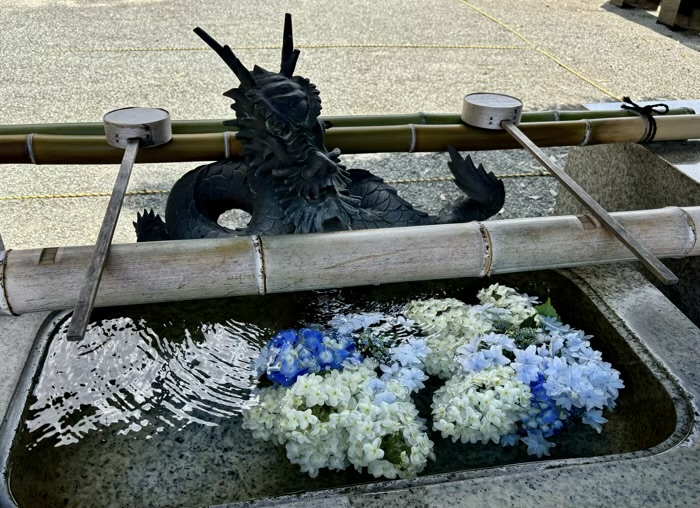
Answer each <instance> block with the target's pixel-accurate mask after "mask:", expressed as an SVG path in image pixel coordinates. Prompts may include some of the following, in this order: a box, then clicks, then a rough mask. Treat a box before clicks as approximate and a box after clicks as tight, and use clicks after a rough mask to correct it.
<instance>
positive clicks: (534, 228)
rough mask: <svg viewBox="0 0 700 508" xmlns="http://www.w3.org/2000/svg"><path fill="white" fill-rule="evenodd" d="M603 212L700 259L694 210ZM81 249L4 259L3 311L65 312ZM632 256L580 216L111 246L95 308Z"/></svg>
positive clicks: (14, 253) (699, 220)
mask: <svg viewBox="0 0 700 508" xmlns="http://www.w3.org/2000/svg"><path fill="white" fill-rule="evenodd" d="M612 215H613V216H614V217H615V219H616V220H618V221H619V222H620V223H621V224H622V225H623V226H624V227H625V228H627V229H628V230H629V231H630V232H632V233H633V234H634V235H635V236H636V237H637V238H639V240H640V241H642V242H644V243H645V244H647V245H650V246H652V248H651V250H652V252H653V253H654V255H656V256H658V257H664V258H666V257H673V258H682V257H687V256H698V255H700V242H697V241H696V233H695V232H696V231H699V230H700V228H698V226H700V207H688V208H676V207H669V208H662V209H658V210H639V211H632V212H617V213H613V214H612ZM91 251H92V248H91V247H59V248H47V249H30V250H10V251H4V255H5V261H4V280H2V279H0V287H4V300H5V301H6V302H7V306H9V309H11V310H12V311H13V312H14V313H15V314H23V313H27V312H42V311H50V310H60V309H69V308H72V307H73V306H74V305H75V301H76V298H77V295H78V291H79V289H80V283H81V281H82V275H83V273H84V271H85V268H86V266H87V264H88V261H89V258H90V254H91ZM634 259H635V258H634V255H633V254H632V253H631V252H630V251H629V250H628V249H627V248H626V247H625V246H624V245H622V244H621V243H620V242H618V241H617V240H616V239H615V238H614V237H613V236H612V235H611V233H609V232H608V231H607V230H606V229H604V228H602V227H600V225H599V224H597V223H596V221H595V220H594V219H592V218H590V217H589V216H579V217H576V216H563V217H546V218H529V219H511V220H502V221H488V222H483V223H473V222H472V223H467V224H448V225H440V226H419V227H409V228H391V229H375V230H364V231H346V232H339V233H323V234H309V235H283V236H266V237H237V238H228V239H212V240H180V241H169V242H153V243H137V244H122V245H114V246H112V249H111V253H110V257H109V259H108V260H107V264H106V265H105V271H104V275H103V277H102V283H101V286H100V292H99V293H98V295H97V300H96V306H98V307H104V306H114V305H131V304H143V303H153V302H167V301H178V300H190V299H199V298H220V297H227V296H239V295H255V294H266V293H282V292H290V291H302V290H310V289H326V288H337V287H347V286H360V285H367V284H384V283H391V282H406V281H417V280H432V279H444V278H453V277H481V276H484V275H487V274H492V273H493V274H499V273H509V272H521V271H531V270H544V269H551V268H564V267H574V266H582V265H590V264H599V263H611V262H617V261H631V260H634ZM2 297H3V295H2V294H0V299H2ZM7 306H6V308H7Z"/></svg>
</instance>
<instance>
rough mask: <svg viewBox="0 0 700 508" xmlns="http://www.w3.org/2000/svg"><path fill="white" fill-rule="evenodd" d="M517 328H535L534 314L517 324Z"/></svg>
mask: <svg viewBox="0 0 700 508" xmlns="http://www.w3.org/2000/svg"><path fill="white" fill-rule="evenodd" d="M518 328H537V320H536V319H535V316H534V314H533V315H532V316H530V317H529V318H527V319H526V320H525V321H523V322H522V323H520V324H519V325H518Z"/></svg>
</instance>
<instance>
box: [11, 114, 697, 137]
mask: <svg viewBox="0 0 700 508" xmlns="http://www.w3.org/2000/svg"><path fill="white" fill-rule="evenodd" d="M694 113H695V111H694V110H693V109H691V108H673V109H671V110H669V112H668V113H667V115H692V114H694ZM630 116H636V114H635V113H633V112H631V111H629V110H626V109H611V110H602V111H587V110H581V111H529V112H525V113H523V115H522V118H521V122H525V123H527V122H555V121H560V120H561V121H569V120H583V119H595V118H623V117H630ZM321 120H323V121H324V122H325V123H326V125H327V127H328V128H334V127H369V126H375V127H377V126H382V125H407V124H411V123H413V124H427V125H454V124H460V123H462V120H461V118H460V115H459V114H453V113H404V114H396V115H353V116H322V117H321ZM224 121H225V120H223V119H215V120H174V121H173V122H172V126H173V134H208V133H213V132H224V131H235V130H236V129H235V128H234V127H229V126H226V125H224ZM16 134H25V135H26V134H55V135H61V136H102V135H104V127H103V124H102V122H83V123H48V124H16V125H0V136H7V135H16Z"/></svg>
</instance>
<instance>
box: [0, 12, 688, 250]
mask: <svg viewBox="0 0 700 508" xmlns="http://www.w3.org/2000/svg"><path fill="white" fill-rule="evenodd" d="M285 12H291V13H292V14H293V16H294V30H295V41H296V44H297V47H299V48H300V49H301V50H302V54H301V58H300V60H299V64H298V66H297V72H298V74H301V75H303V76H306V77H308V78H310V79H311V80H312V81H313V82H314V83H315V84H316V85H317V86H318V88H319V90H320V91H321V97H322V99H323V104H324V113H325V114H333V115H337V114H378V113H407V112H415V111H426V112H458V111H459V109H460V101H461V98H462V97H463V95H465V94H466V93H470V92H476V91H493V92H501V93H507V94H510V95H514V96H517V97H520V98H521V99H523V101H524V103H525V108H526V110H534V109H545V108H562V109H571V108H578V107H580V105H581V104H583V103H590V102H605V101H612V100H619V98H620V97H621V96H623V95H629V96H631V97H633V98H635V99H644V98H649V99H662V98H665V99H682V98H697V97H699V96H700V73H698V72H697V69H699V68H700V52H698V50H699V49H700V38H699V37H698V35H697V34H692V33H682V32H671V31H670V30H668V29H666V28H665V27H662V26H660V25H656V24H655V23H654V17H653V14H652V13H648V12H645V11H633V10H620V9H617V8H615V7H612V6H609V5H608V3H607V2H602V1H601V0H550V1H549V2H545V1H542V0H520V1H518V2H513V1H511V0H469V1H463V0H433V1H431V2H429V3H426V2H422V1H420V0H401V1H398V0H384V1H382V2H379V3H376V2H368V1H362V0H346V1H344V2H321V1H318V0H316V1H314V0H302V1H296V2H288V1H281V0H272V1H266V2H259V1H252V0H239V1H237V2H230V1H226V0H212V1H207V2H191V1H188V0H167V1H165V0H99V1H94V0H2V2H1V3H0V20H2V24H3V27H4V28H3V30H2V31H1V32H0V48H2V49H0V55H1V57H2V62H3V72H2V73H0V124H13V123H46V122H77V121H100V119H101V118H102V115H103V114H104V113H105V112H107V111H110V110H112V109H116V108H120V107H125V106H132V105H136V106H143V107H164V108H166V109H168V110H169V111H170V112H171V115H172V117H173V119H194V118H224V117H229V116H230V113H231V112H230V110H229V109H228V106H229V102H230V101H229V99H226V98H224V97H222V95H221V93H222V92H224V91H225V90H227V89H228V88H231V87H233V86H235V85H236V84H237V82H236V80H235V78H234V77H233V76H232V75H231V73H230V71H229V70H228V69H227V68H226V66H225V65H223V63H222V62H221V61H220V60H219V59H218V57H217V56H216V55H215V54H214V53H213V52H212V51H211V50H209V49H208V48H207V47H206V46H205V45H204V44H203V43H202V42H201V41H200V40H199V39H198V38H197V37H196V36H195V35H194V34H193V33H192V28H193V27H195V26H201V27H202V28H204V29H205V30H207V31H208V32H210V33H211V34H212V35H213V36H214V37H216V38H217V39H218V40H220V41H223V42H225V43H228V44H229V45H231V47H232V48H233V49H234V50H235V51H236V53H237V54H238V56H239V57H240V58H241V59H242V61H243V62H244V63H245V64H246V65H248V66H249V67H252V65H253V64H254V63H256V64H259V65H261V66H263V67H267V68H275V67H276V66H277V65H278V61H279V51H280V49H279V48H280V43H281V34H282V24H283V17H284V13H285ZM550 153H552V154H553V155H555V156H556V157H557V158H558V159H559V160H560V161H562V162H563V161H564V160H565V158H566V149H565V148H560V149H552V150H550ZM476 159H477V161H479V162H483V163H484V164H485V166H486V167H487V168H488V169H490V170H493V171H494V172H496V173H497V174H499V175H513V174H522V173H531V174H532V173H540V169H539V167H538V166H537V165H536V163H535V162H534V161H532V160H531V159H529V158H528V157H527V156H525V154H523V153H522V152H520V151H507V152H500V153H496V152H493V153H486V152H481V153H479V154H477V156H476ZM344 161H345V162H346V164H348V165H349V166H355V167H364V168H367V169H370V170H372V171H374V172H376V173H377V174H378V175H380V176H382V177H384V178H385V179H387V180H390V181H392V180H406V179H409V180H413V182H411V183H400V184H397V188H398V189H399V192H400V193H401V194H402V195H404V196H406V197H407V198H408V199H410V200H412V201H414V202H417V203H419V204H420V205H421V206H422V207H423V208H424V209H427V210H428V211H432V212H435V211H436V210H437V209H439V208H441V206H442V205H443V204H444V203H445V201H446V200H448V199H451V198H452V197H454V196H456V195H457V193H456V188H455V187H454V185H453V184H452V183H451V182H444V181H442V182H437V183H436V182H426V181H425V180H427V179H429V178H436V177H438V178H440V177H446V176H448V175H449V170H448V169H447V166H446V164H445V156H444V155H443V154H419V155H387V154H374V155H362V156H347V157H345V158H344ZM192 167H194V165H193V164H159V165H139V166H137V167H136V168H135V170H134V174H133V175H132V180H131V183H130V187H129V190H130V192H132V193H139V194H131V195H129V196H128V197H127V199H126V201H125V204H124V209H123V211H122V217H121V219H120V222H119V225H118V228H117V233H116V235H115V242H131V241H134V234H133V230H132V227H131V221H132V220H134V218H135V216H136V212H137V211H139V210H141V209H142V208H143V207H153V208H155V209H156V211H158V212H162V211H163V208H164V202H165V192H166V191H167V190H168V189H169V188H170V187H171V185H172V184H173V183H174V181H175V180H176V179H177V178H178V177H179V176H180V175H181V174H182V173H184V172H185V171H187V170H189V169H191V168H192ZM0 171H1V172H2V178H0V234H1V235H2V237H3V239H4V240H5V245H6V247H7V248H31V247H48V246H57V245H82V244H92V243H93V242H94V241H95V238H96V236H97V231H98V229H99V225H100V223H101V220H102V216H103V214H104V209H105V207H106V204H107V201H108V197H107V195H108V194H109V192H111V189H112V186H113V183H114V178H115V177H116V172H117V166H9V165H6V166H2V167H0ZM506 185H507V201H506V205H505V208H504V210H503V213H502V214H501V215H500V216H501V217H518V216H528V215H544V214H548V213H551V212H552V207H553V204H554V197H555V195H556V192H557V191H556V185H555V184H554V182H553V180H552V179H551V178H548V177H535V176H533V177H527V178H522V177H521V178H509V179H508V180H507V181H506ZM71 194H77V195H79V196H80V197H68V196H70V195H71Z"/></svg>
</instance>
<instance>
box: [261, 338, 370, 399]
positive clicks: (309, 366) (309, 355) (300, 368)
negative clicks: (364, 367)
mask: <svg viewBox="0 0 700 508" xmlns="http://www.w3.org/2000/svg"><path fill="white" fill-rule="evenodd" d="M359 360H360V358H359V355H358V353H357V351H356V350H355V343H354V342H353V341H352V339H350V338H347V337H329V336H326V335H324V334H323V333H322V332H320V331H318V330H312V329H311V328H301V329H299V330H282V331H280V332H278V333H277V335H275V336H274V337H272V339H270V341H269V342H268V343H267V345H266V346H265V347H264V348H263V350H262V351H261V352H260V356H259V358H258V359H257V360H256V362H255V365H254V366H255V369H256V372H257V373H258V376H262V375H266V376H267V378H268V379H269V380H270V381H272V382H273V383H274V384H275V385H282V386H285V387H289V386H291V385H293V384H294V382H295V381H296V379H297V378H298V377H299V376H302V375H304V374H308V373H311V372H313V373H315V372H321V371H324V370H331V369H340V368H342V366H343V364H344V363H345V362H353V363H356V362H358V361H359Z"/></svg>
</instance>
